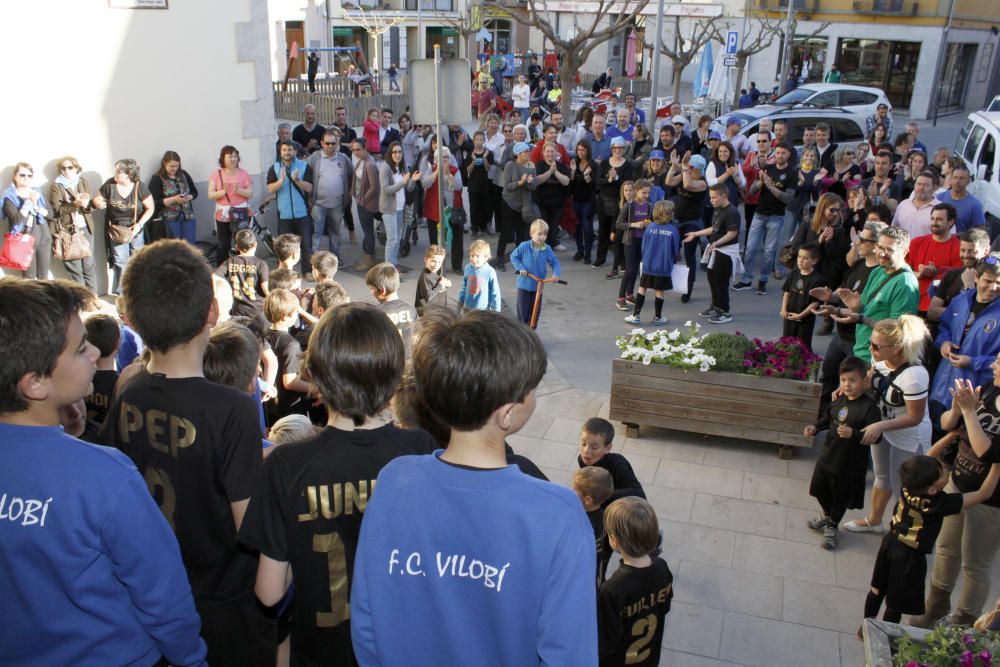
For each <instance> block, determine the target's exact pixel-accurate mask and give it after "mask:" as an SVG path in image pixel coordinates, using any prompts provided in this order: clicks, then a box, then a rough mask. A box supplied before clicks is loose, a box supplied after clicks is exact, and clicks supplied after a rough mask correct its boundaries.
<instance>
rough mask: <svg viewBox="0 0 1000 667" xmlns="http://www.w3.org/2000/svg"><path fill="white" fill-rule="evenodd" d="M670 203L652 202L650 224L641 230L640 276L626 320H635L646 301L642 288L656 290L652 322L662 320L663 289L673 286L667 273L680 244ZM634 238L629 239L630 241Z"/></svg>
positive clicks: (672, 267)
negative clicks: (633, 304) (631, 307)
mask: <svg viewBox="0 0 1000 667" xmlns="http://www.w3.org/2000/svg"><path fill="white" fill-rule="evenodd" d="M673 219H674V203H673V202H671V201H666V200H664V201H658V202H656V204H655V205H654V206H653V224H651V225H647V226H646V227H645V230H644V231H643V232H642V277H641V278H640V279H639V290H638V293H637V294H636V295H635V308H634V310H633V311H632V314H631V315H629V316H628V317H626V318H625V321H626V322H628V323H629V324H639V313H640V312H642V305H643V304H644V303H645V302H646V290H649V289H652V290H653V292H654V293H655V294H656V301H654V302H653V322H652V323H653V324H655V325H661V324H666V322H667V319H666V318H665V317H663V293H664V292H667V291H669V290H671V289H673V287H674V285H673V282H671V280H670V274H671V273H673V270H674V262H675V261H677V253H678V252H680V248H681V235H680V232H679V231H677V227H675V226H674V223H673ZM637 240H638V239H633V242H635V241H637Z"/></svg>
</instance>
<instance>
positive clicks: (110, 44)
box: [0, 0, 274, 266]
mask: <svg viewBox="0 0 1000 667" xmlns="http://www.w3.org/2000/svg"><path fill="white" fill-rule="evenodd" d="M4 4H5V6H4V23H5V24H7V25H18V26H38V27H39V28H40V29H38V30H29V29H18V30H7V31H5V33H4V38H3V52H4V54H6V56H7V70H8V74H9V75H11V76H13V75H14V73H13V71H12V69H11V64H12V63H13V61H14V60H15V59H19V60H21V61H22V63H23V65H22V66H23V67H24V70H25V71H26V72H27V73H28V74H27V76H28V77H29V80H30V81H31V83H30V84H28V85H27V86H26V87H25V90H28V91H30V90H31V89H32V88H34V93H28V97H27V98H26V103H14V102H13V101H12V100H13V98H11V103H10V104H7V105H5V107H4V109H5V110H4V112H3V114H2V115H3V117H4V118H3V121H4V122H3V124H4V126H5V127H6V128H7V129H8V131H7V132H6V133H5V136H4V141H3V142H0V188H3V187H6V186H7V185H8V184H9V183H10V179H11V173H12V167H13V165H14V164H15V163H16V162H18V161H20V160H25V161H28V162H30V163H31V164H32V165H33V166H34V169H35V185H37V186H40V187H42V188H43V191H44V192H45V193H46V194H47V193H48V183H49V181H50V180H51V179H53V178H55V176H56V160H58V159H59V158H60V157H61V156H63V155H66V154H71V155H73V156H75V157H76V158H77V159H78V160H79V161H80V164H81V165H82V166H83V169H84V173H85V174H86V176H87V179H88V181H89V182H90V184H91V185H92V186H93V187H94V188H96V187H97V186H99V185H100V184H101V183H102V182H103V181H104V180H105V179H106V178H108V177H109V176H110V175H111V173H112V167H113V164H114V162H115V160H117V159H121V158H134V159H135V160H137V161H138V162H139V165H140V167H141V169H142V179H143V180H144V181H146V182H148V181H149V176H150V175H152V174H153V173H154V172H155V171H156V169H158V168H159V163H160V158H161V157H162V155H163V152H164V151H165V150H174V151H177V152H178V153H179V154H180V155H181V158H182V161H183V167H184V169H186V170H187V171H188V172H189V173H190V174H191V176H192V178H193V179H194V180H195V181H196V182H197V184H198V185H199V189H200V190H201V191H202V196H201V197H200V198H199V199H198V200H197V201H196V204H197V205H198V206H197V208H196V215H197V217H198V220H199V225H198V232H199V237H204V236H207V235H208V234H209V233H210V231H211V229H212V227H213V224H212V221H211V210H212V208H213V205H212V204H210V203H209V202H208V198H207V196H205V195H204V193H205V192H206V191H207V188H206V187H205V182H206V181H207V178H208V177H209V175H210V174H211V172H212V171H214V170H215V169H217V168H218V155H219V149H220V148H221V147H222V146H223V145H225V144H232V145H234V146H236V147H237V148H238V149H239V150H240V153H241V156H242V160H243V167H244V168H246V169H247V170H248V171H249V172H250V173H251V174H254V175H259V174H260V172H261V170H262V166H263V167H266V166H267V165H269V162H262V159H264V158H265V157H266V156H267V155H268V151H270V152H272V153H273V150H274V149H273V144H272V145H271V146H270V147H268V148H266V149H263V150H262V148H263V147H265V146H266V145H267V144H268V143H269V142H268V141H263V142H262V141H261V139H263V138H269V137H272V136H273V134H274V129H273V117H274V112H273V102H272V98H271V87H270V73H269V72H268V70H267V66H266V63H267V48H268V47H267V43H268V42H267V30H266V28H267V5H266V0H213V1H212V2H199V1H198V0H170V3H169V9H167V10H121V9H110V8H109V7H108V2H107V0H51V1H49V2H18V3H13V2H10V3H4ZM55 16H58V20H54V19H53V17H55ZM15 56H16V58H15ZM32 99H34V100H35V101H31V100H32ZM99 236H100V235H99ZM98 246H99V247H98V252H97V257H98V266H101V263H102V262H103V258H104V249H103V241H102V240H101V239H100V238H99V239H98ZM53 264H54V265H56V264H59V263H58V262H54V263H53Z"/></svg>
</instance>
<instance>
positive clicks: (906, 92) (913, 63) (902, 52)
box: [885, 42, 920, 109]
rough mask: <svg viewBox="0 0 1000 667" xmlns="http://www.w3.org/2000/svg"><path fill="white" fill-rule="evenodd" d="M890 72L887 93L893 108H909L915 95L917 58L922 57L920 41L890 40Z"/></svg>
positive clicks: (886, 84)
mask: <svg viewBox="0 0 1000 667" xmlns="http://www.w3.org/2000/svg"><path fill="white" fill-rule="evenodd" d="M890 45H891V47H890V49H889V72H888V76H887V77H886V83H885V94H886V96H887V97H888V98H889V101H890V102H891V103H892V106H893V108H898V109H907V108H909V106H910V98H911V97H912V96H913V82H914V80H916V78H917V77H916V74H917V60H919V59H920V44H919V43H918V42H890Z"/></svg>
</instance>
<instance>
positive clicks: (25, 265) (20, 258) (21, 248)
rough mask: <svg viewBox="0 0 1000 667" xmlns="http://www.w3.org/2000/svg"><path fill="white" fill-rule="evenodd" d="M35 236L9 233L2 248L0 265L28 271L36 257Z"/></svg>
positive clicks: (0, 250)
mask: <svg viewBox="0 0 1000 667" xmlns="http://www.w3.org/2000/svg"><path fill="white" fill-rule="evenodd" d="M36 242H37V241H36V240H35V237H34V236H32V235H31V234H24V233H21V232H18V233H16V234H10V233H8V234H7V238H6V239H5V240H4V243H3V248H0V266H2V267H4V268H7V269H17V270H18V271H27V270H28V269H29V268H30V267H31V262H32V261H33V260H34V258H35V243H36Z"/></svg>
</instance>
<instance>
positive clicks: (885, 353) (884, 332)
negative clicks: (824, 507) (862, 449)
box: [844, 315, 931, 533]
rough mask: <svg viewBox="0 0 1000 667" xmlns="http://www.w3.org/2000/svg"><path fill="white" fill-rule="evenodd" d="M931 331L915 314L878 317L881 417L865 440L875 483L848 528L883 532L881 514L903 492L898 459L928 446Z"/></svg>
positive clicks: (874, 339) (874, 343)
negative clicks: (864, 512) (867, 504)
mask: <svg viewBox="0 0 1000 667" xmlns="http://www.w3.org/2000/svg"><path fill="white" fill-rule="evenodd" d="M928 335H929V333H928V330H927V324H926V323H925V322H924V321H923V320H922V319H921V318H919V317H917V316H916V315H901V316H900V317H899V318H898V319H887V320H879V321H878V322H877V323H876V324H875V327H874V328H873V330H872V336H871V341H870V342H869V347H870V348H871V352H872V362H873V371H872V374H871V378H872V379H871V388H872V390H873V391H874V392H875V397H876V400H877V401H878V405H879V408H880V409H881V410H882V421H880V422H878V423H876V424H872V425H871V426H869V427H867V428H866V429H865V430H864V431H865V432H864V436H862V438H861V444H863V445H871V446H872V448H871V451H872V463H873V467H874V469H875V484H874V486H873V487H872V501H871V508H870V509H869V511H868V516H867V517H865V518H863V519H856V520H854V521H848V522H847V523H846V524H844V529H845V530H849V531H851V532H855V533H884V532H885V528H884V527H883V525H882V516H883V514H885V508H886V507H887V506H888V504H889V500H890V499H891V498H892V496H893V494H895V493H899V489H900V485H899V484H900V483H899V466H900V464H902V463H903V461H905V460H906V459H908V458H910V457H911V456H915V455H917V454H923V453H924V452H925V451H927V449H929V448H930V445H931V420H930V415H929V413H928V410H927V395H928V392H929V389H930V376H929V375H928V374H927V369H926V368H924V366H923V364H922V357H923V352H924V345H925V342H926V340H927V338H928ZM880 439H881V442H880V441H879V440H880Z"/></svg>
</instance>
